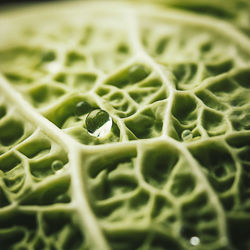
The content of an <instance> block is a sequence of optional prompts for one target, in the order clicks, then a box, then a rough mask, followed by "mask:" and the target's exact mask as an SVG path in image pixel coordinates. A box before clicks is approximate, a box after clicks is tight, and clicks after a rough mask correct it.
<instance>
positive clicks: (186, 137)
mask: <svg viewBox="0 0 250 250" xmlns="http://www.w3.org/2000/svg"><path fill="white" fill-rule="evenodd" d="M181 138H182V140H183V141H189V140H191V139H192V138H193V134H192V131H190V130H189V129H186V130H183V132H182V134H181Z"/></svg>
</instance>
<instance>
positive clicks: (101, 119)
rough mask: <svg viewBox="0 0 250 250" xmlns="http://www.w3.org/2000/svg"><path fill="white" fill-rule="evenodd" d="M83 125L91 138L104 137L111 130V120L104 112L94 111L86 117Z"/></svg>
mask: <svg viewBox="0 0 250 250" xmlns="http://www.w3.org/2000/svg"><path fill="white" fill-rule="evenodd" d="M85 125H86V128H87V130H88V132H89V134H90V135H91V136H95V137H104V136H106V135H107V134H108V133H109V132H110V130H111V127H112V119H111V117H110V116H109V114H108V113H107V112H106V111H104V110H101V109H95V110H93V111H91V112H90V113H89V114H88V116H87V117H86V120H85Z"/></svg>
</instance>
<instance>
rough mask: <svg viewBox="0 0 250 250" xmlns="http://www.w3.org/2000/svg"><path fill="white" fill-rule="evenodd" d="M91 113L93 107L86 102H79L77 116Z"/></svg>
mask: <svg viewBox="0 0 250 250" xmlns="http://www.w3.org/2000/svg"><path fill="white" fill-rule="evenodd" d="M90 111H91V106H90V105H89V103H87V102H85V101H81V102H78V103H77V104H76V107H75V115H76V116H81V115H84V114H87V113H88V112H90Z"/></svg>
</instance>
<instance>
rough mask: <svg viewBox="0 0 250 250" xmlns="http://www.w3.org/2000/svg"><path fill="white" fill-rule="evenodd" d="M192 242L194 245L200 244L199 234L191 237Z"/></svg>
mask: <svg viewBox="0 0 250 250" xmlns="http://www.w3.org/2000/svg"><path fill="white" fill-rule="evenodd" d="M190 244H191V245H192V246H197V245H199V244H200V238H199V237H197V236H193V237H191V238H190Z"/></svg>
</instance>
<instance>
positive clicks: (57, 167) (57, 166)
mask: <svg viewBox="0 0 250 250" xmlns="http://www.w3.org/2000/svg"><path fill="white" fill-rule="evenodd" d="M51 167H52V170H53V171H54V172H56V171H58V170H60V169H61V168H62V167H63V162H62V161H60V160H55V161H53V162H52V164H51Z"/></svg>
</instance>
